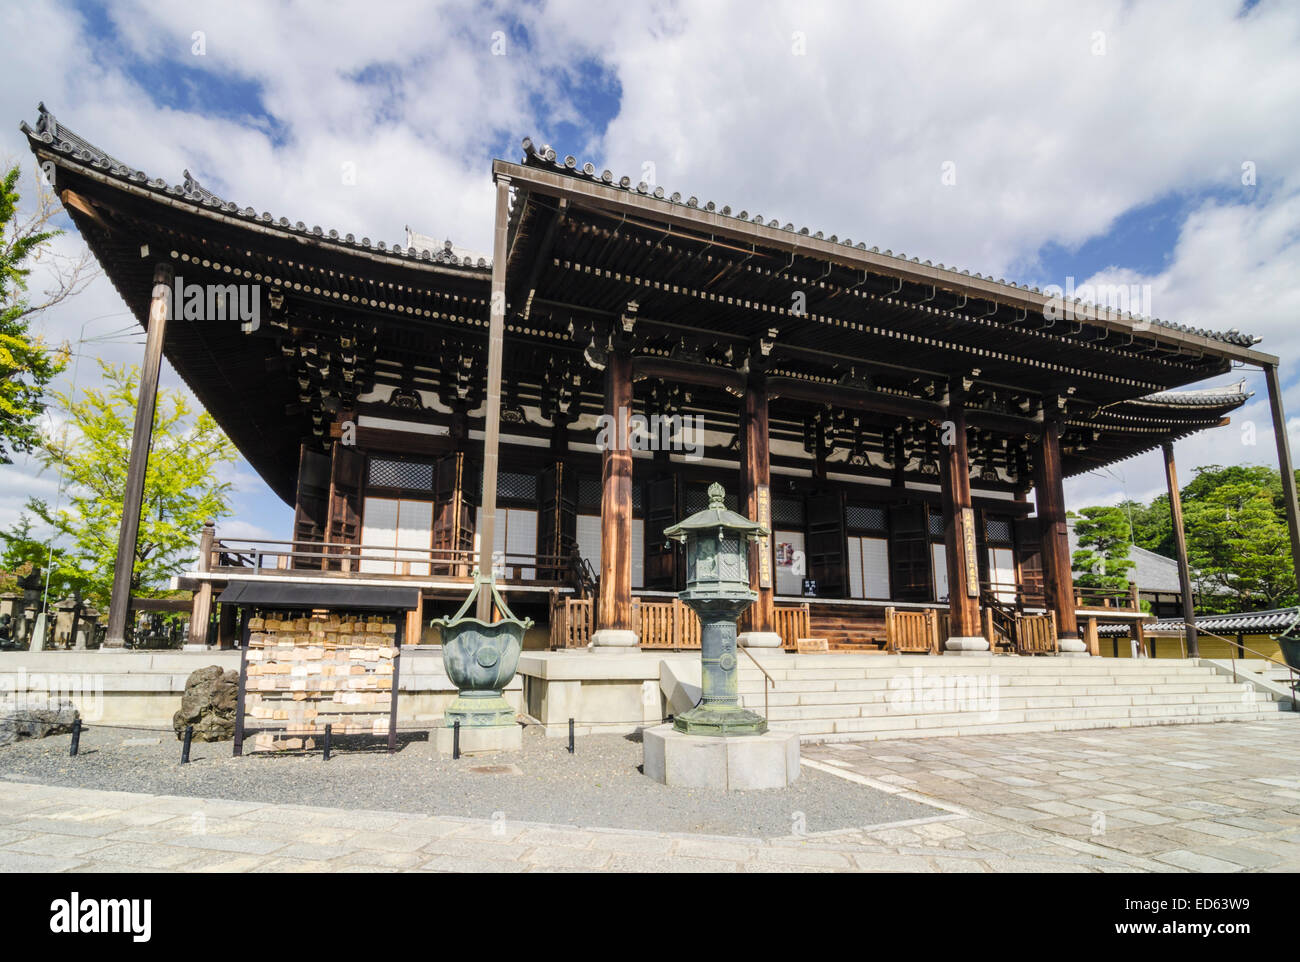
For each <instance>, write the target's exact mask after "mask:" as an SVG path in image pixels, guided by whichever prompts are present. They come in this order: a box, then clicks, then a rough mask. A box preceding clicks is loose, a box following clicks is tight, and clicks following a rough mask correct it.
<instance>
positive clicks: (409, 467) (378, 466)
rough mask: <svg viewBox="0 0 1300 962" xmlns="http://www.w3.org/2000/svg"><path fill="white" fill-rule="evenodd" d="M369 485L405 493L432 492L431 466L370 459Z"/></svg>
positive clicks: (410, 462) (414, 462) (411, 462)
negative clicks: (401, 490)
mask: <svg viewBox="0 0 1300 962" xmlns="http://www.w3.org/2000/svg"><path fill="white" fill-rule="evenodd" d="M369 483H370V485H371V486H372V487H376V488H401V489H404V490H407V491H432V490H433V465H432V464H421V463H420V462H418V461H392V460H388V459H385V458H371V459H370V474H369Z"/></svg>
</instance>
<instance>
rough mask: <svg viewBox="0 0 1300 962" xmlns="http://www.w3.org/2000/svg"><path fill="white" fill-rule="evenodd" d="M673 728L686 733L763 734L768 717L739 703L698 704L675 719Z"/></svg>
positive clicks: (714, 734) (710, 734)
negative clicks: (742, 706)
mask: <svg viewBox="0 0 1300 962" xmlns="http://www.w3.org/2000/svg"><path fill="white" fill-rule="evenodd" d="M673 728H674V729H676V730H677V731H679V732H681V733H682V734H684V735H709V736H713V737H717V736H721V735H750V736H753V735H761V734H763V733H764V732H765V731H767V719H766V718H764V717H763V716H762V715H760V714H758V713H757V712H752V711H750V710H749V709H748V708H741V707H740V706H739V705H697V706H696V707H694V708H692V709H690V711H684V712H682V713H681V714H680V715H678V716H677V717H676V718H675V719H673Z"/></svg>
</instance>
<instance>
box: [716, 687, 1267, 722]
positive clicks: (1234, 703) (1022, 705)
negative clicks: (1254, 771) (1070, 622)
mask: <svg viewBox="0 0 1300 962" xmlns="http://www.w3.org/2000/svg"><path fill="white" fill-rule="evenodd" d="M1052 701H1055V702H1056V703H1055V704H1045V702H1052ZM741 703H742V704H743V705H744V706H745V707H746V708H750V709H753V710H755V711H760V712H761V711H763V710H764V709H763V705H764V703H763V699H762V697H761V696H759V697H742V699H741ZM986 706H987V707H986ZM963 708H964V710H963ZM954 710H955V711H957V713H958V714H972V715H980V716H985V715H996V716H998V717H1000V718H1001V717H1007V716H1010V715H1017V716H1022V717H1019V718H1017V720H1023V721H1038V720H1044V719H1056V718H1070V717H1080V718H1100V717H1109V716H1114V717H1116V718H1124V717H1129V716H1132V715H1135V714H1150V715H1161V714H1177V713H1179V712H1188V713H1192V712H1199V713H1205V712H1218V711H1223V712H1228V713H1237V712H1258V711H1264V710H1271V711H1280V710H1284V706H1282V705H1281V704H1280V703H1278V702H1273V701H1266V700H1264V699H1257V700H1253V701H1245V700H1243V698H1242V693H1240V692H1232V693H1226V694H1225V695H1222V696H1220V695H1203V696H1200V698H1198V699H1197V700H1195V701H1192V702H1188V701H1186V700H1183V699H1176V700H1170V699H1162V698H1161V697H1160V696H1147V697H1141V696H1139V697H1135V698H1125V699H1110V700H1108V699H1104V698H1094V699H1077V700H1073V699H1059V700H1053V699H1045V698H1041V699H1033V698H1031V699H1001V698H999V699H997V700H992V699H990V700H988V701H983V700H980V699H970V700H963V699H959V698H952V699H938V698H932V699H929V700H925V699H922V700H919V701H918V702H916V703H914V704H907V703H901V704H900V703H898V702H892V701H880V702H874V703H862V702H843V703H838V704H826V703H813V704H806V703H804V704H799V703H796V704H781V703H779V702H777V701H774V700H773V699H772V698H771V697H770V696H769V698H768V701H767V717H768V719H769V720H771V721H773V722H777V721H780V720H783V719H787V718H794V719H812V718H821V719H836V718H883V717H889V716H902V715H908V716H911V715H917V716H930V715H944V714H948V713H951V712H953V711H954ZM1288 710H1289V709H1288Z"/></svg>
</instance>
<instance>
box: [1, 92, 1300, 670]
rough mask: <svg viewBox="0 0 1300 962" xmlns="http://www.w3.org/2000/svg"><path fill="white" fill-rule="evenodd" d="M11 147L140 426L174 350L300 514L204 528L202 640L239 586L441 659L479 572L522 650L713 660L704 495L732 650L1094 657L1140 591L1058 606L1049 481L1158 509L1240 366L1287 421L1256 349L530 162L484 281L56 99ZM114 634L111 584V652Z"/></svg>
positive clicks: (144, 434) (463, 258) (457, 261)
mask: <svg viewBox="0 0 1300 962" xmlns="http://www.w3.org/2000/svg"><path fill="white" fill-rule="evenodd" d="M23 129H24V131H25V132H26V134H27V136H28V138H29V141H30V144H31V148H32V150H33V151H34V153H35V155H36V157H37V159H38V161H39V162H40V163H41V164H42V165H43V166H44V169H45V170H46V171H52V178H53V182H54V187H55V189H56V191H57V192H58V195H59V197H60V198H61V199H62V202H63V204H64V206H65V208H66V210H67V212H68V214H69V216H70V217H71V218H72V220H73V221H74V223H75V224H76V226H77V228H78V229H79V230H80V231H81V233H82V235H83V237H84V238H85V240H86V242H87V243H88V244H89V246H90V248H91V250H92V251H93V252H94V255H95V256H96V257H97V258H98V260H99V262H100V264H101V265H102V266H103V268H104V270H105V271H106V272H107V274H108V276H109V277H110V278H111V280H112V282H113V284H114V285H115V286H116V288H117V290H118V291H119V292H120V293H121V296H122V297H123V299H124V300H125V301H126V303H127V304H128V305H129V307H130V309H131V310H132V312H133V313H134V314H135V316H136V317H137V319H138V320H139V321H140V323H141V324H142V325H144V326H145V327H146V328H147V331H148V338H147V346H146V354H145V360H144V369H143V378H142V402H143V403H142V405H141V409H142V411H143V410H146V409H148V408H151V406H152V401H153V393H152V392H153V391H154V390H155V387H156V381H157V371H158V365H159V359H160V357H161V356H163V355H165V356H166V358H167V359H168V361H169V362H170V363H171V364H172V366H173V367H174V368H175V370H176V371H177V372H178V373H179V374H180V376H181V377H182V378H183V379H184V380H185V382H186V383H187V384H188V385H189V387H190V388H191V389H192V390H193V392H194V393H195V394H196V395H197V397H198V399H199V400H200V401H201V402H202V403H203V405H205V406H206V408H207V409H208V410H209V411H210V412H211V413H212V414H213V415H214V416H215V417H216V419H217V421H218V422H219V423H220V424H221V426H222V427H223V428H224V429H225V431H226V432H227V434H228V435H229V436H230V438H231V439H232V440H233V441H234V443H235V444H236V445H237V446H238V448H239V450H240V451H241V452H242V453H243V455H244V457H245V458H246V459H247V460H248V462H249V463H250V464H251V465H252V466H253V468H254V469H255V470H256V471H257V472H258V473H259V474H260V475H261V477H262V478H263V479H265V481H266V483H267V485H269V487H270V489H271V490H272V491H274V492H275V494H276V495H278V496H279V497H281V498H283V499H284V500H285V502H286V503H288V504H291V505H292V506H293V507H294V524H293V530H292V531H286V532H285V533H284V539H283V540H280V541H263V542H256V541H243V540H236V539H231V538H227V537H223V536H222V534H221V532H220V531H219V530H217V531H213V530H212V529H208V530H207V531H205V533H204V536H203V540H202V543H201V545H200V551H199V556H198V560H197V562H196V564H195V565H194V570H193V571H191V572H188V573H187V574H186V575H185V576H184V577H183V578H182V579H181V581H180V585H181V586H182V587H186V588H191V589H192V590H193V591H194V619H193V622H192V629H191V630H192V633H193V637H192V639H191V640H192V641H199V642H202V641H204V640H206V639H207V637H208V635H206V634H204V632H205V631H206V630H207V629H208V627H209V624H210V622H211V621H215V620H217V618H216V613H215V611H214V608H215V607H216V605H215V604H214V599H218V598H219V595H220V592H222V591H223V590H225V589H226V588H228V587H230V586H232V585H237V584H239V583H252V584H258V585H263V586H269V587H265V588H264V591H265V592H270V594H267V595H265V597H268V598H269V597H271V596H272V595H273V594H274V592H275V590H276V586H277V585H289V584H292V585H297V586H301V585H315V586H323V588H324V589H325V591H324V593H323V594H322V597H323V598H325V599H326V600H325V601H324V602H320V604H322V605H327V604H328V599H329V598H330V597H337V598H343V597H348V598H353V599H355V598H357V597H364V594H365V591H367V590H369V589H376V590H383V589H391V588H392V587H393V586H400V587H403V588H404V589H407V590H408V591H409V589H411V588H418V589H419V591H418V595H416V594H415V593H411V596H412V597H417V598H418V601H417V602H413V604H414V607H411V608H410V609H409V610H408V611H407V614H406V616H405V617H406V622H405V625H406V631H405V638H406V640H407V641H408V642H411V641H414V640H416V639H417V638H423V639H424V640H427V641H430V642H436V635H433V634H432V632H433V629H431V628H428V627H426V626H428V625H429V621H430V619H431V618H432V617H434V615H436V614H444V613H449V612H450V611H451V610H453V609H454V607H456V606H458V604H459V602H460V601H461V600H463V598H464V596H465V594H466V592H467V589H468V587H469V585H470V583H471V575H472V572H473V570H474V569H475V568H476V567H478V566H482V567H484V568H486V567H487V566H488V565H491V566H492V567H493V568H494V571H495V572H496V576H497V579H498V582H499V583H500V584H502V585H503V586H504V588H505V593H506V596H507V597H508V599H509V601H510V604H511V605H512V606H513V607H514V608H515V610H516V612H517V613H520V614H526V615H530V616H531V617H533V618H534V619H535V620H536V621H537V622H538V624H539V626H542V629H545V627H546V626H549V630H546V631H543V630H541V629H535V630H534V632H533V633H532V634H530V636H529V638H528V640H527V644H528V646H529V647H534V648H540V647H553V648H575V647H583V646H587V645H593V646H594V647H597V648H607V647H608V648H620V647H630V646H634V645H639V646H640V647H643V648H673V647H690V646H692V645H698V623H695V622H694V621H693V616H692V615H690V614H689V612H688V611H687V610H686V609H684V608H683V607H682V606H681V605H680V604H679V603H677V602H676V600H675V593H676V592H677V591H678V590H680V589H681V588H682V587H683V586H684V576H685V571H684V567H685V566H684V563H683V557H682V554H681V548H680V547H679V546H678V545H677V544H676V543H675V542H671V541H668V540H666V539H665V538H664V535H663V532H664V529H665V528H667V527H669V526H670V525H671V524H673V523H674V522H676V521H678V520H680V519H682V518H683V517H685V516H686V515H687V514H689V513H691V512H694V511H696V510H699V509H701V508H703V507H704V506H705V504H706V501H707V497H706V490H707V488H708V486H709V485H710V484H711V483H712V482H715V481H716V482H721V483H722V485H723V486H724V487H725V488H726V490H727V492H728V495H729V498H730V500H731V505H730V506H731V507H734V508H735V509H736V510H738V511H740V512H741V513H744V514H747V515H748V516H749V517H751V518H753V519H756V520H758V521H761V522H762V523H763V524H765V525H767V526H768V527H769V528H770V530H771V532H772V534H771V536H770V538H768V539H767V541H766V542H765V543H762V542H760V543H759V544H757V545H756V546H755V547H754V548H753V549H751V550H752V552H753V553H752V556H751V564H750V570H751V581H752V587H753V589H754V590H755V591H756V592H757V593H758V601H757V602H756V603H755V605H754V606H753V607H752V608H751V610H750V611H749V612H748V613H747V614H746V615H745V616H744V620H743V622H742V625H741V629H742V631H743V632H745V635H744V641H746V642H748V643H750V644H753V645H756V646H765V645H767V646H773V647H775V646H784V647H786V648H791V649H793V648H795V647H796V646H797V644H798V642H799V640H800V639H825V640H826V642H827V647H829V648H830V649H832V650H835V649H856V650H872V649H875V648H885V647H888V648H889V649H890V650H899V651H906V650H918V651H949V652H954V651H956V652H960V651H982V650H988V649H989V648H991V647H992V648H994V649H995V650H1006V651H1015V650H1018V651H1031V652H1038V651H1043V652H1050V651H1059V652H1062V653H1085V652H1086V651H1087V648H1088V642H1089V638H1088V634H1089V628H1090V627H1091V626H1095V624H1096V622H1097V621H1099V620H1100V621H1105V622H1109V623H1112V624H1113V623H1133V624H1136V623H1138V622H1140V621H1141V613H1140V611H1138V610H1137V605H1136V601H1135V598H1136V594H1135V593H1129V592H1112V593H1103V592H1088V591H1079V590H1076V588H1075V586H1074V584H1073V580H1072V576H1071V568H1070V555H1069V549H1068V545H1067V529H1066V516H1065V510H1066V506H1065V503H1064V496H1063V493H1062V482H1063V481H1064V479H1066V478H1068V477H1070V476H1073V475H1077V474H1080V473H1083V472H1087V471H1092V470H1095V469H1098V468H1102V467H1104V466H1106V465H1110V464H1114V463H1116V462H1118V461H1122V460H1124V459H1126V458H1130V457H1133V456H1134V455H1137V454H1139V453H1142V452H1146V451H1151V450H1155V449H1160V448H1162V447H1163V449H1164V451H1165V454H1166V458H1167V466H1168V472H1169V478H1170V485H1171V487H1170V490H1171V492H1172V493H1174V494H1175V495H1176V494H1177V483H1176V480H1175V473H1174V465H1173V461H1172V442H1173V441H1175V440H1177V439H1179V438H1184V437H1187V436H1188V435H1190V434H1192V433H1194V432H1196V431H1200V430H1203V429H1205V428H1212V427H1216V426H1219V425H1222V424H1225V423H1226V422H1227V418H1228V415H1229V413H1230V412H1231V411H1233V410H1234V409H1235V408H1237V407H1239V406H1240V405H1242V404H1243V403H1244V402H1245V401H1246V399H1247V398H1248V396H1249V395H1248V394H1246V393H1245V392H1244V391H1243V389H1242V387H1241V386H1240V385H1238V386H1233V387H1226V388H1200V389H1195V388H1193V389H1190V390H1188V389H1187V388H1188V386H1189V385H1195V384H1196V383H1197V382H1201V381H1204V380H1205V379H1207V378H1214V377H1217V376H1220V375H1224V374H1226V373H1228V372H1230V371H1231V370H1232V369H1234V368H1236V367H1240V366H1251V367H1257V368H1261V369H1263V371H1264V372H1265V373H1266V375H1267V382H1268V387H1269V392H1270V395H1271V400H1272V403H1273V420H1274V423H1275V424H1279V425H1280V424H1284V423H1285V418H1284V416H1283V413H1282V410H1281V396H1280V392H1279V384H1278V374H1277V365H1278V359H1277V358H1276V357H1273V356H1271V355H1268V354H1264V353H1261V352H1260V351H1258V350H1256V348H1255V346H1254V345H1255V343H1256V342H1257V341H1258V338H1254V337H1251V336H1248V335H1245V334H1241V333H1238V332H1236V331H1230V332H1227V333H1217V332H1211V331H1205V330H1192V329H1189V328H1186V327H1182V326H1178V325H1175V324H1171V323H1167V322H1164V321H1159V320H1151V319H1143V318H1138V317H1135V316H1133V315H1131V314H1128V313H1121V312H1119V311H1115V310H1110V309H1106V308H1095V307H1092V306H1091V305H1087V304H1083V303H1079V302H1074V301H1071V302H1064V301H1061V300H1060V299H1059V298H1056V299H1054V298H1053V297H1051V296H1050V295H1049V294H1048V293H1045V292H1042V291H1040V290H1038V289H1037V288H1029V287H1026V286H1023V285H1019V284H1015V283H1010V282H1008V281H1005V280H1002V279H995V278H992V277H988V276H983V275H980V274H973V273H971V272H970V271H966V270H959V269H957V268H953V267H950V266H945V265H943V264H932V263H931V262H930V261H928V260H923V259H918V258H917V257H911V256H907V255H904V254H899V253H894V252H892V251H888V250H879V249H878V248H876V247H872V246H870V245H869V244H867V243H866V242H859V241H857V240H850V239H849V238H847V237H841V236H835V235H830V236H827V235H825V234H823V233H822V232H821V231H813V230H810V229H808V228H805V227H798V226H796V225H794V224H791V223H784V222H781V221H778V220H775V219H769V218H768V217H767V216H766V215H765V214H764V213H760V212H758V211H754V210H742V209H739V208H733V207H727V206H722V205H720V204H715V203H713V202H708V201H701V200H699V199H697V198H695V197H690V196H683V195H681V194H677V193H672V192H669V191H665V189H664V188H660V187H657V186H652V185H647V184H644V183H640V184H638V183H635V182H633V181H631V180H630V179H629V178H627V177H619V176H617V175H616V174H613V173H611V172H609V171H602V170H598V169H596V168H594V167H593V166H592V165H591V164H584V163H581V162H580V161H578V160H576V159H575V158H573V157H559V156H557V154H556V152H555V151H554V150H552V149H550V148H549V147H538V146H536V145H534V144H533V143H532V142H530V141H528V140H525V141H524V143H523V147H524V156H523V158H522V160H521V161H520V162H518V163H509V162H506V161H500V160H498V161H496V162H494V163H493V165H492V171H491V173H492V178H493V182H494V185H495V196H496V208H495V224H494V234H493V238H494V241H493V250H492V252H491V257H490V258H489V257H487V256H483V257H478V256H470V255H467V254H466V253H465V252H463V251H461V250H459V249H458V248H455V247H453V246H452V244H451V243H450V242H448V243H446V244H444V245H433V247H434V249H430V247H429V246H426V245H424V244H418V246H417V242H419V241H420V238H419V236H418V235H409V234H408V236H407V237H405V238H399V239H397V240H395V241H394V239H392V238H388V239H385V240H380V239H377V238H376V239H371V238H368V237H361V238H358V237H355V236H353V235H352V234H340V233H339V232H337V231H335V230H330V229H326V228H322V227H318V226H311V225H307V224H304V223H302V222H296V223H295V222H293V221H291V220H289V219H287V218H284V217H279V216H276V215H273V214H271V213H263V212H260V211H258V210H256V209H254V208H251V207H241V206H239V205H238V204H236V203H233V202H231V201H228V200H226V199H224V198H221V197H218V196H216V195H214V194H213V193H212V192H211V191H209V190H207V189H205V188H204V187H203V186H201V185H200V184H199V183H198V182H197V181H196V180H195V179H194V178H193V177H192V176H190V175H189V174H188V172H187V173H186V175H185V177H184V179H183V181H182V182H181V183H179V184H170V183H167V182H165V181H163V180H159V179H154V178H151V177H149V176H148V175H146V174H144V173H143V172H141V171H138V170H135V169H133V168H131V167H130V166H128V165H125V164H123V163H121V162H120V161H118V160H116V159H114V158H113V157H112V156H110V155H108V154H106V153H105V152H104V151H103V150H101V149H99V148H98V147H95V146H93V145H91V144H89V143H87V142H86V141H84V140H83V139H81V138H80V137H78V136H77V135H76V134H74V133H73V132H72V131H70V130H69V129H67V128H66V127H64V126H62V125H61V124H60V123H58V122H57V121H56V120H55V118H54V117H53V116H52V115H51V114H50V113H49V112H47V111H46V110H45V109H44V107H43V106H42V107H41V110H40V115H39V119H38V121H37V123H36V125H35V127H30V126H28V125H26V124H24V125H23ZM427 186H428V187H430V188H431V189H436V187H437V185H436V184H432V185H427ZM192 285H197V286H198V288H197V290H198V293H197V294H195V295H194V296H192V297H191V296H190V295H189V294H187V293H186V292H190V293H193V292H194V288H193V287H192ZM137 425H138V426H139V427H138V430H137V436H136V438H135V449H134V454H133V462H132V479H133V482H132V483H134V484H135V485H136V487H134V488H130V489H128V497H127V507H126V511H125V515H124V523H123V526H122V554H121V555H120V557H122V559H123V560H124V561H125V559H126V558H129V557H130V551H131V546H132V545H133V544H134V539H135V534H136V532H135V525H136V523H137V521H136V520H135V519H137V518H138V512H139V499H140V494H139V491H140V487H139V484H140V483H141V480H140V479H141V478H142V471H143V465H144V461H145V458H146V457H147V451H148V443H149V439H148V433H149V421H148V419H147V418H145V419H143V425H141V422H140V421H137ZM1276 441H1277V447H1278V453H1279V457H1280V461H1281V463H1282V465H1283V471H1282V478H1283V480H1284V481H1285V482H1287V483H1288V490H1287V492H1286V494H1287V498H1288V501H1289V504H1290V507H1291V511H1290V523H1291V538H1292V544H1293V546H1297V547H1300V544H1298V542H1297V527H1296V517H1295V492H1294V489H1293V487H1292V486H1290V481H1291V478H1292V474H1291V471H1290V455H1289V453H1288V450H1287V440H1286V436H1285V432H1284V431H1279V432H1277V434H1276ZM1174 504H1175V508H1177V500H1176V498H1175V501H1174ZM1178 530H1179V531H1181V524H1179V525H1178ZM1295 555H1296V556H1297V557H1300V550H1297V551H1295ZM126 567H127V565H125V564H119V566H118V570H119V573H121V572H122V571H123V570H125V568H126ZM1183 572H1184V574H1183V577H1184V578H1186V566H1185V561H1184V568H1183ZM345 589H346V590H345ZM358 593H360V594H358ZM1183 597H1184V598H1185V599H1190V598H1191V591H1190V590H1186V591H1185V592H1184V595H1183ZM129 605H130V600H129V591H128V586H127V585H126V584H125V583H123V584H122V585H121V586H119V590H118V591H117V592H115V594H114V609H113V611H112V613H111V617H110V630H109V643H110V644H111V643H112V642H113V639H114V637H117V638H120V637H121V633H122V628H123V625H124V623H125V619H126V617H127V611H128V609H129ZM221 607H223V608H224V607H226V606H225V605H222V606H221ZM1139 630H1140V629H1139ZM115 632H116V635H115V634H114V633H115ZM222 637H223V639H224V638H225V637H227V635H226V634H225V633H223V636H222ZM1192 641H1193V644H1194V639H1192ZM806 647H820V643H818V642H815V641H814V642H812V643H810V644H809V645H807V646H806Z"/></svg>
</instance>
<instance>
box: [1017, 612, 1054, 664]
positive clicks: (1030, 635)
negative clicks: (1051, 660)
mask: <svg viewBox="0 0 1300 962" xmlns="http://www.w3.org/2000/svg"><path fill="white" fill-rule="evenodd" d="M1016 651H1018V652H1020V653H1021V654H1022V655H1039V654H1046V653H1048V652H1054V651H1056V612H1054V611H1049V612H1048V613H1047V614H1045V615H1021V616H1020V617H1019V618H1018V619H1017V620H1016Z"/></svg>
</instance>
